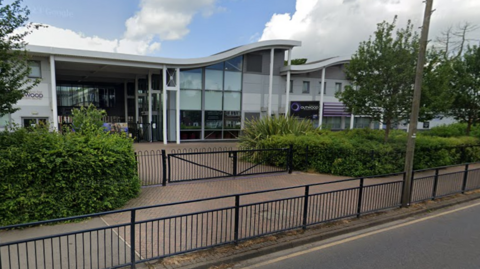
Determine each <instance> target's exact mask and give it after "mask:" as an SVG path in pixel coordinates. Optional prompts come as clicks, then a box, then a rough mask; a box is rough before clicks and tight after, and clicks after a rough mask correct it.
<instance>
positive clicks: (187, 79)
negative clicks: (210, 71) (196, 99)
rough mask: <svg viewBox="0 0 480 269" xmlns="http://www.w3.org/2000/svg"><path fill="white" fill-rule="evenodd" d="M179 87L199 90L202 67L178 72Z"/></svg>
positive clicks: (200, 87)
mask: <svg viewBox="0 0 480 269" xmlns="http://www.w3.org/2000/svg"><path fill="white" fill-rule="evenodd" d="M180 89H182V90H183V89H188V90H201V89H202V69H193V70H182V71H181V72H180Z"/></svg>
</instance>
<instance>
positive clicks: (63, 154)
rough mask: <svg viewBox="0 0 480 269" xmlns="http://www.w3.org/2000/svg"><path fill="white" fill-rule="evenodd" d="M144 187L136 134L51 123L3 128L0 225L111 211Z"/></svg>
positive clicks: (0, 151)
mask: <svg viewBox="0 0 480 269" xmlns="http://www.w3.org/2000/svg"><path fill="white" fill-rule="evenodd" d="M139 190H140V182H139V179H138V176H137V167H136V161H135V156H134V152H133V142H132V140H131V139H128V138H126V137H121V136H120V135H116V134H107V133H105V132H103V131H102V130H96V131H89V132H66V133H65V134H60V133H57V132H49V131H48V128H47V127H37V128H34V129H25V128H14V129H13V130H10V131H5V132H2V133H0V225H11V224H18V223H25V222H33V221H40V220H46V219H54V218H61V217H68V216H73V215H81V214H88V213H94V212H100V211H105V210H112V209H115V208H118V207H121V206H123V205H124V204H125V203H126V202H127V201H128V200H129V199H131V198H133V197H135V196H137V195H138V193H139Z"/></svg>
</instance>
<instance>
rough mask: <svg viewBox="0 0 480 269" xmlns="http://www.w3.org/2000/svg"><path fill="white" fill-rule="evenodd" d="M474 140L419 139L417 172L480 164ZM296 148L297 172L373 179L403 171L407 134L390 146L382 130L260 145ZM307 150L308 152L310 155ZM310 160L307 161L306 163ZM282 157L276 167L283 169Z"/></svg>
mask: <svg viewBox="0 0 480 269" xmlns="http://www.w3.org/2000/svg"><path fill="white" fill-rule="evenodd" d="M478 144H479V141H478V139H476V138H474V137H454V138H443V137H429V136H422V135H419V136H418V137H417V143H416V145H417V147H416V153H415V160H414V169H424V168H430V167H437V166H445V165H452V164H460V163H463V162H470V161H478V160H480V147H467V148H464V149H462V148H460V147H463V146H472V145H478ZM290 145H293V147H294V158H293V166H294V169H295V170H300V171H308V170H313V171H315V172H319V173H328V174H334V175H342V176H352V177H357V176H370V175H381V174H387V173H396V172H401V171H403V170H404V169H403V167H404V161H405V159H404V156H405V154H404V150H403V149H404V148H405V145H406V134H405V132H401V131H395V132H393V133H392V135H391V137H390V143H388V144H384V143H383V134H382V131H381V130H367V129H364V130H361V129H360V130H350V131H344V132H330V131H320V132H318V133H316V134H307V135H300V136H295V135H286V136H280V135H274V136H271V137H269V138H268V139H264V140H261V141H259V142H258V144H257V147H259V148H286V147H289V146H290ZM307 146H308V151H307ZM307 160H308V161H307ZM285 162H286V159H285V158H284V157H283V156H278V157H275V159H274V160H273V161H272V164H273V163H278V164H280V165H284V163H285Z"/></svg>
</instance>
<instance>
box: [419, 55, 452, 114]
mask: <svg viewBox="0 0 480 269" xmlns="http://www.w3.org/2000/svg"><path fill="white" fill-rule="evenodd" d="M452 75H453V73H452V70H451V64H450V61H449V60H448V59H445V58H444V52H443V51H442V50H440V51H437V50H436V49H435V48H431V49H429V50H428V51H427V59H426V64H425V68H424V70H423V83H422V96H421V99H420V102H421V103H420V113H419V114H420V115H419V118H420V120H423V121H430V120H432V119H434V118H442V117H443V116H445V115H446V114H447V113H448V110H449V109H450V107H451V106H452V102H453V99H452V93H451V91H450V86H451V85H450V81H451V79H452Z"/></svg>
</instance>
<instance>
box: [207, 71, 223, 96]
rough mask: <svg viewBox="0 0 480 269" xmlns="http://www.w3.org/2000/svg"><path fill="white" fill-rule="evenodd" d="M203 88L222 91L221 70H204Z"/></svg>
mask: <svg viewBox="0 0 480 269" xmlns="http://www.w3.org/2000/svg"><path fill="white" fill-rule="evenodd" d="M205 89H206V90H214V91H222V90H223V71H219V70H209V69H207V70H205Z"/></svg>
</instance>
